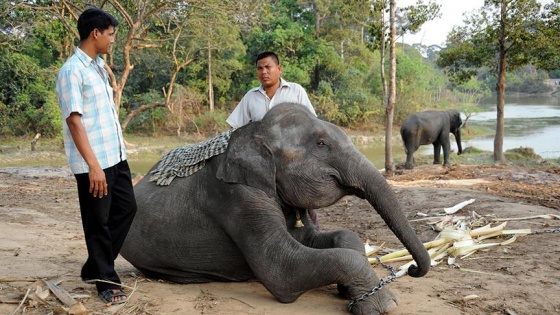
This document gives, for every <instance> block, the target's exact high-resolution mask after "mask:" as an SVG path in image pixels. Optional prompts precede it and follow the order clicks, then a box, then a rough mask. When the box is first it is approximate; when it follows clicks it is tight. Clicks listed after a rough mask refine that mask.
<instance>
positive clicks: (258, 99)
mask: <svg viewBox="0 0 560 315" xmlns="http://www.w3.org/2000/svg"><path fill="white" fill-rule="evenodd" d="M256 65H257V77H258V78H259V81H260V82H261V85H260V86H258V87H256V88H253V89H251V90H249V91H248V92H247V93H246V94H245V96H243V99H241V102H239V104H238V105H237V107H235V109H234V110H233V112H232V113H231V115H229V117H228V119H227V120H226V122H227V123H228V124H229V125H230V126H231V127H233V128H239V127H242V126H245V125H246V124H248V123H249V122H251V121H259V120H262V119H263V117H264V115H265V114H266V112H268V111H269V110H270V109H271V108H272V107H274V106H275V105H278V104H281V103H295V104H301V105H302V106H304V107H306V108H307V109H309V111H310V112H311V113H312V114H313V115H315V116H317V114H316V113H315V110H314V109H313V106H312V105H311V102H310V101H309V97H308V96H307V93H306V92H305V90H304V89H303V87H302V86H301V85H299V84H297V83H293V82H288V81H286V80H284V79H282V77H281V76H282V65H281V64H280V62H279V60H278V56H277V55H276V54H275V53H274V52H271V51H265V52H262V53H260V54H259V55H258V56H257V61H256Z"/></svg>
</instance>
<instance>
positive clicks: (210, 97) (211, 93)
mask: <svg viewBox="0 0 560 315" xmlns="http://www.w3.org/2000/svg"><path fill="white" fill-rule="evenodd" d="M208 105H209V107H210V112H213V111H214V87H213V84H212V49H211V46H210V40H208Z"/></svg>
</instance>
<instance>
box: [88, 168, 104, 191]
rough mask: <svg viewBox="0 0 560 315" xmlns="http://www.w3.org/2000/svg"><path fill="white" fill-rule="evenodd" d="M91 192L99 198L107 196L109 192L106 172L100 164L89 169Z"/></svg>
mask: <svg viewBox="0 0 560 315" xmlns="http://www.w3.org/2000/svg"><path fill="white" fill-rule="evenodd" d="M89 192H90V193H92V194H93V197H99V198H103V196H107V194H108V192H109V191H108V189H107V180H106V178H105V172H103V170H102V169H101V168H100V167H99V166H98V167H93V168H90V169H89Z"/></svg>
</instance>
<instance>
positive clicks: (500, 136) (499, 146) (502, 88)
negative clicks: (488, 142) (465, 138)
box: [494, 2, 507, 164]
mask: <svg viewBox="0 0 560 315" xmlns="http://www.w3.org/2000/svg"><path fill="white" fill-rule="evenodd" d="M505 18H506V3H505V2H502V5H501V11H500V39H499V42H500V61H499V69H498V83H497V84H496V92H497V95H498V96H497V105H496V115H497V117H496V135H495V137H494V164H505V162H506V159H505V156H504V152H503V151H504V150H503V149H504V107H505V94H506V53H507V52H506V47H505V41H506V35H505V27H506V26H505Z"/></svg>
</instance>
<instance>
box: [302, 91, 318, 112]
mask: <svg viewBox="0 0 560 315" xmlns="http://www.w3.org/2000/svg"><path fill="white" fill-rule="evenodd" d="M298 87H299V88H298V89H299V95H300V102H301V105H303V106H305V107H307V109H309V111H310V112H311V113H312V114H313V115H315V116H317V113H315V109H314V108H313V105H311V101H310V100H309V96H308V95H307V92H305V89H304V88H303V86H301V85H299V84H298Z"/></svg>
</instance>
